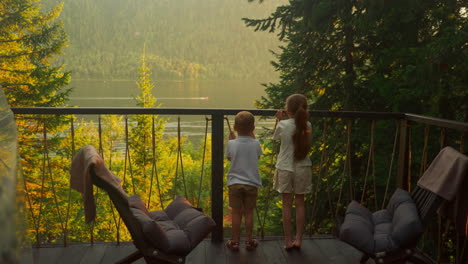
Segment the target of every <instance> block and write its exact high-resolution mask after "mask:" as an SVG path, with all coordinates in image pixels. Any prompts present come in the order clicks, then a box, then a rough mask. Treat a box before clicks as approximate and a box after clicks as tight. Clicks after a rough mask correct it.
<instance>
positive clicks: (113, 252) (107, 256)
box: [100, 243, 136, 264]
mask: <svg viewBox="0 0 468 264" xmlns="http://www.w3.org/2000/svg"><path fill="white" fill-rule="evenodd" d="M135 251H136V249H135V246H133V245H132V244H126V243H125V244H120V245H116V244H111V245H108V246H107V249H106V252H105V253H104V256H103V258H102V260H101V262H100V263H102V264H107V263H115V262H117V261H119V260H121V259H123V258H125V257H126V256H128V255H130V254H132V253H133V252H135Z"/></svg>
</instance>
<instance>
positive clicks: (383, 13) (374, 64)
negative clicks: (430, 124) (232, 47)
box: [244, 0, 468, 121]
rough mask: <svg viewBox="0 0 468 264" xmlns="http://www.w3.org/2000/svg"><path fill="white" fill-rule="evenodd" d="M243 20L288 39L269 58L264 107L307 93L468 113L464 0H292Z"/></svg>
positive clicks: (373, 106) (332, 101)
mask: <svg viewBox="0 0 468 264" xmlns="http://www.w3.org/2000/svg"><path fill="white" fill-rule="evenodd" d="M244 21H245V23H246V25H247V26H249V27H254V29H255V30H256V31H269V32H276V34H277V35H278V37H279V39H282V40H283V45H282V47H281V52H279V53H276V54H275V55H276V58H277V60H276V61H274V62H272V64H273V66H274V67H275V68H276V70H277V71H279V72H280V75H281V77H280V81H279V82H278V83H269V84H266V85H265V86H266V92H267V96H265V97H263V98H262V99H261V100H259V101H258V104H259V106H261V107H264V108H270V107H275V108H276V107H280V106H282V104H283V101H284V98H286V96H287V95H289V94H291V93H303V94H306V95H308V97H309V98H310V99H311V100H312V101H313V102H315V103H314V105H313V107H314V108H320V109H329V110H371V111H395V112H413V113H421V114H429V115H436V116H440V117H444V118H449V119H458V120H465V121H466V120H468V86H467V85H468V82H467V81H468V80H467V76H468V67H467V66H468V65H467V63H468V51H467V45H466V37H467V34H468V28H467V27H468V23H467V11H466V3H465V4H464V2H463V1H459V0H451V1H443V0H429V1H423V0H410V1H402V0H398V1H385V0H381V1H358V0H342V1H326V0H290V1H289V4H287V5H284V6H280V7H278V8H277V9H276V11H275V12H273V13H272V14H271V15H270V16H269V17H267V18H262V19H257V18H245V19H244ZM448 102H450V103H448Z"/></svg>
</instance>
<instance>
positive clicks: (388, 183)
mask: <svg viewBox="0 0 468 264" xmlns="http://www.w3.org/2000/svg"><path fill="white" fill-rule="evenodd" d="M399 131H400V127H399V123H398V122H395V137H394V140H393V150H392V156H391V158H390V167H389V170H388V176H387V183H386V185H385V193H384V198H383V201H382V207H381V209H384V208H385V202H386V199H387V195H388V187H389V185H390V178H391V176H392V169H393V161H394V159H395V152H396V146H397V142H398V141H397V139H398V132H399Z"/></svg>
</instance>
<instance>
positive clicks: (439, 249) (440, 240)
mask: <svg viewBox="0 0 468 264" xmlns="http://www.w3.org/2000/svg"><path fill="white" fill-rule="evenodd" d="M446 132H447V131H446V129H445V127H443V128H441V129H440V137H439V144H440V149H443V148H444V147H445V146H446V140H447V133H446ZM437 226H438V228H437V229H438V234H437V262H438V263H439V262H440V261H441V259H442V243H443V236H442V217H441V216H440V215H437Z"/></svg>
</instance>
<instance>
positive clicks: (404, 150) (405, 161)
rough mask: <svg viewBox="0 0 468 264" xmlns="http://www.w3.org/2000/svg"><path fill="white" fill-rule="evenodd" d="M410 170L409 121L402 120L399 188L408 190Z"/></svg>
mask: <svg viewBox="0 0 468 264" xmlns="http://www.w3.org/2000/svg"><path fill="white" fill-rule="evenodd" d="M408 169H409V127H408V120H405V119H402V120H400V147H399V151H398V175H397V181H396V183H397V187H399V188H402V189H403V190H408V188H409V184H408V181H409V179H408V175H409V174H408Z"/></svg>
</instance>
